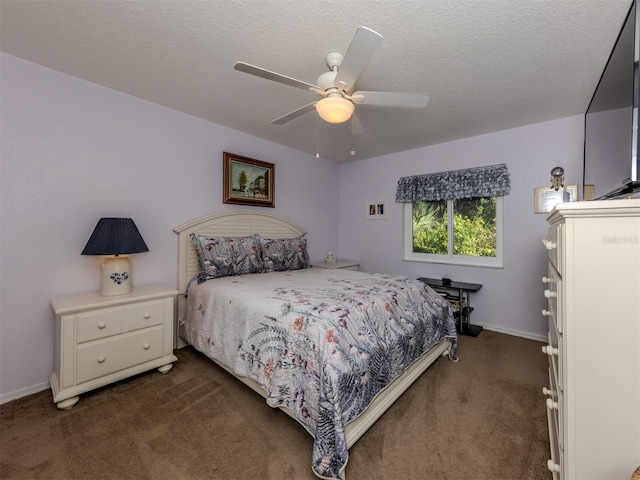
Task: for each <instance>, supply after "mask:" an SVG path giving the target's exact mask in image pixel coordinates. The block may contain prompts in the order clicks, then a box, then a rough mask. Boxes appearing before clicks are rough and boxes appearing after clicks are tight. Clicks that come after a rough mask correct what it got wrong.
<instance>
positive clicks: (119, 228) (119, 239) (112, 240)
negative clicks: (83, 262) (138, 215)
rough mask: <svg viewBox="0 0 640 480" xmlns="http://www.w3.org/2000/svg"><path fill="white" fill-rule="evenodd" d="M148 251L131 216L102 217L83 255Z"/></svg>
mask: <svg viewBox="0 0 640 480" xmlns="http://www.w3.org/2000/svg"><path fill="white" fill-rule="evenodd" d="M148 251H149V248H148V247H147V244H146V243H144V240H143V239H142V235H140V232H139V231H138V227H136V224H135V223H133V220H132V219H131V218H101V219H100V220H99V221H98V224H97V225H96V228H94V229H93V233H92V234H91V237H90V238H89V241H88V242H87V245H86V246H85V247H84V250H82V255H126V254H129V253H142V252H148Z"/></svg>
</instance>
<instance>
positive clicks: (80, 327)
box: [77, 307, 124, 343]
mask: <svg viewBox="0 0 640 480" xmlns="http://www.w3.org/2000/svg"><path fill="white" fill-rule="evenodd" d="M77 322H78V323H77V334H78V337H77V342H78V343H84V342H89V341H91V340H97V339H99V338H106V337H110V336H112V335H118V334H120V333H122V332H123V331H124V330H123V326H122V325H123V323H122V308H121V307H118V308H109V309H105V310H98V311H95V312H86V313H81V314H78V316H77Z"/></svg>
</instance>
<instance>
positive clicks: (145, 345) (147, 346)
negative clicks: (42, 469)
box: [142, 343, 151, 350]
mask: <svg viewBox="0 0 640 480" xmlns="http://www.w3.org/2000/svg"><path fill="white" fill-rule="evenodd" d="M142 348H144V349H145V350H149V349H150V348H151V345H149V344H148V343H145V344H144V345H142Z"/></svg>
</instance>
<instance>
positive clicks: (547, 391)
mask: <svg viewBox="0 0 640 480" xmlns="http://www.w3.org/2000/svg"><path fill="white" fill-rule="evenodd" d="M542 393H543V394H544V395H546V396H547V397H553V396H554V395H555V394H556V392H554V391H553V390H551V389H549V388H547V387H544V388H543V389H542Z"/></svg>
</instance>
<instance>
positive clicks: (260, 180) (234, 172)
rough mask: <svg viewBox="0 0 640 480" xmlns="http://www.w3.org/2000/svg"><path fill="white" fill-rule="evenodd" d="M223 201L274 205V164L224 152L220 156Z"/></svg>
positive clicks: (261, 205)
mask: <svg viewBox="0 0 640 480" xmlns="http://www.w3.org/2000/svg"><path fill="white" fill-rule="evenodd" d="M222 164H223V167H222V181H223V188H222V191H223V197H222V201H223V203H235V204H239V205H252V206H255V207H274V206H275V179H274V177H275V165H274V164H273V163H267V162H263V161H260V160H254V159H253V158H248V157H241V156H240V155H235V154H233V153H228V152H224V153H223V158H222Z"/></svg>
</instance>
